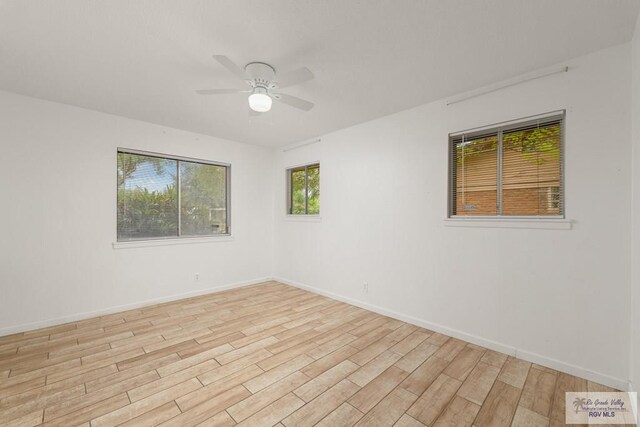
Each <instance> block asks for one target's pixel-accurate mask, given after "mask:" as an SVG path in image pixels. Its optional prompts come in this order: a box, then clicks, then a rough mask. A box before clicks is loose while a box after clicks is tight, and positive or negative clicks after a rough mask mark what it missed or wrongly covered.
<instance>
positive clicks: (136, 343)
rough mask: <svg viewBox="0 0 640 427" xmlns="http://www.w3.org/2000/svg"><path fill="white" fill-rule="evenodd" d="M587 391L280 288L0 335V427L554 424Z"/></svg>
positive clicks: (267, 286)
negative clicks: (568, 396) (573, 396)
mask: <svg viewBox="0 0 640 427" xmlns="http://www.w3.org/2000/svg"><path fill="white" fill-rule="evenodd" d="M586 390H590V391H610V390H612V389H611V388H609V387H605V386H603V385H600V384H596V383H593V382H588V381H586V380H584V379H581V378H577V377H574V376H571V375H568V374H564V373H560V372H557V371H555V370H553V369H549V368H546V367H543V366H540V365H536V364H531V363H529V362H526V361H523V360H519V359H516V358H513V357H509V356H507V355H506V354H501V353H498V352H496V351H492V350H487V349H485V348H482V347H480V346H478V345H474V344H470V343H466V342H464V341H462V340H460V339H456V338H452V337H449V336H446V335H444V334H441V333H438V332H434V331H430V330H427V329H424V328H421V327H418V326H416V325H411V324H408V323H404V322H402V321H399V320H396V319H391V318H388V317H385V316H382V315H379V314H376V313H372V312H369V311H367V310H364V309H362V308H358V307H354V306H351V305H348V304H345V303H342V302H339V301H334V300H331V299H329V298H326V297H323V296H319V295H316V294H313V293H310V292H307V291H304V290H301V289H296V288H293V287H290V286H286V285H283V284H280V283H277V282H266V283H263V284H259V285H253V286H247V287H243V288H238V289H234V290H229V291H224V292H219V293H213V294H209V295H203V296H198V297H193V298H187V299H184V300H180V301H173V302H168V303H164V304H159V305H154V306H150V307H143V308H138V309H134V310H128V311H125V312H122V313H114V314H110V315H107V316H102V317H96V318H92V319H86V320H82V321H79V322H75V323H69V324H65V325H57V326H52V327H48V328H43V329H39V330H34V331H29V332H24V333H19V334H13V335H10V336H5V337H0V425H2V426H4V425H9V426H18V425H20V426H36V425H46V426H49V425H52V426H80V425H82V426H85V427H97V426H115V425H122V426H156V425H162V426H195V425H198V426H217V427H225V426H233V425H243V426H273V425H276V426H279V427H292V426H296V427H297V426H307V425H308V426H311V425H319V426H325V427H329V426H330V427H333V426H352V425H360V426H393V425H395V426H397V427H424V426H430V427H433V426H465V425H475V426H477V427H482V426H489V425H492V426H493V425H496V426H500V425H504V426H508V425H514V426H520V425H531V426H555V425H558V426H559V425H563V424H564V414H565V408H564V404H565V403H564V392H565V391H586Z"/></svg>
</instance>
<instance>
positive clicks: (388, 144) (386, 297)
mask: <svg viewBox="0 0 640 427" xmlns="http://www.w3.org/2000/svg"><path fill="white" fill-rule="evenodd" d="M630 53H631V52H630V45H629V44H626V45H621V46H617V47H614V48H611V49H607V50H604V51H600V52H598V53H595V54H592V55H589V56H586V57H581V58H578V59H575V60H571V61H567V62H566V63H563V64H562V65H569V67H570V71H569V72H568V73H563V74H557V75H553V76H549V77H546V78H543V79H539V80H535V81H531V82H527V83H523V84H520V85H517V86H514V87H511V88H507V89H504V90H501V91H498V92H494V93H491V94H487V95H483V96H481V97H478V98H475V99H470V100H467V101H464V102H461V103H459V104H456V105H452V106H446V105H445V102H444V101H440V102H434V103H430V104H427V105H423V106H420V107H417V108H414V109H411V110H408V111H404V112H401V113H398V114H394V115H391V116H387V117H384V118H381V119H378V120H375V121H372V122H368V123H364V124H361V125H357V126H353V127H350V128H348V129H344V130H341V131H338V132H335V133H331V134H328V135H325V136H323V137H322V141H321V142H320V143H316V144H313V145H309V146H306V147H302V148H298V149H295V150H292V151H288V152H284V153H283V152H280V153H279V154H278V156H277V165H278V167H277V171H276V172H275V173H276V176H277V181H278V182H279V185H278V186H277V191H278V193H277V194H276V197H277V199H276V201H277V203H276V206H275V209H276V229H275V234H276V236H277V237H276V248H275V251H276V256H275V259H276V260H277V261H276V276H277V277H280V278H283V279H286V280H288V281H290V282H296V283H299V284H303V285H307V286H310V287H314V288H316V289H319V290H321V291H323V292H328V293H333V294H336V295H339V296H341V297H343V298H350V299H352V300H355V301H359V302H361V303H365V304H370V305H373V306H377V307H380V308H383V309H386V310H389V311H392V312H396V313H400V314H402V315H404V316H410V317H412V318H413V319H414V320H415V319H417V320H419V321H421V322H423V323H424V324H426V325H431V326H433V327H434V328H438V329H440V330H444V331H448V332H449V333H452V334H454V335H457V336H460V337H465V338H467V339H470V340H475V341H476V342H480V343H483V344H485V345H490V346H492V347H494V348H500V349H503V350H509V349H511V351H512V352H514V353H515V351H516V350H517V354H518V355H519V356H520V357H524V358H527V359H530V360H536V361H539V362H541V363H544V364H547V365H553V366H554V367H556V368H559V369H562V370H565V371H570V372H574V373H577V374H581V375H585V376H588V377H590V378H591V379H595V380H598V381H600V382H603V383H608V384H611V385H616V386H619V387H625V386H626V381H627V380H628V378H629V354H630V353H629V350H630V349H629V336H630V328H629V325H630V308H629V296H630V289H629V283H630V270H631V268H630V248H631V240H630V226H629V224H630V221H631V217H630V212H631V203H630V200H629V194H630V192H631V186H630V183H631V161H630V155H631V149H630V144H629V135H630V132H631V128H630V122H631V120H630V109H629V106H630V103H631V96H630V87H631V75H630V73H629V70H630V66H631V62H630ZM559 109H566V110H567V116H566V194H567V196H566V214H567V218H569V219H572V220H573V221H574V224H573V228H572V229H571V230H540V229H504V228H459V227H447V226H445V221H444V218H445V217H446V213H447V207H446V206H447V195H446V191H447V134H448V133H449V132H455V131H460V130H464V129H469V128H473V127H477V126H483V125H487V124H492V123H497V122H501V121H506V120H510V119H517V118H520V117H525V116H529V115H535V114H540V113H544V112H548V111H553V110H559ZM314 160H319V161H320V163H321V216H322V219H321V222H299V221H291V220H287V219H285V215H284V212H285V194H284V189H285V179H284V177H285V172H284V170H285V168H286V167H287V166H291V165H296V164H301V163H305V162H308V161H314ZM363 282H368V284H369V292H368V293H363V291H362V284H363Z"/></svg>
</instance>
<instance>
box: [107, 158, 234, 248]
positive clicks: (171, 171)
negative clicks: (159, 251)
mask: <svg viewBox="0 0 640 427" xmlns="http://www.w3.org/2000/svg"><path fill="white" fill-rule="evenodd" d="M117 169H118V224H117V237H118V241H127V240H141V239H154V238H168V237H180V236H207V235H215V234H228V233H229V224H228V194H227V188H228V185H227V180H228V175H229V166H225V165H217V164H209V163H200V162H197V161H187V160H182V159H172V158H168V157H161V156H155V155H146V154H139V153H133V152H126V151H118V167H117Z"/></svg>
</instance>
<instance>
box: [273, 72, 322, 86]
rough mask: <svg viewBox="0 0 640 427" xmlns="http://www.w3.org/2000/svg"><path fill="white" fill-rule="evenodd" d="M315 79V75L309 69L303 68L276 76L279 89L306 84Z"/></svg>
mask: <svg viewBox="0 0 640 427" xmlns="http://www.w3.org/2000/svg"><path fill="white" fill-rule="evenodd" d="M313 77H314V76H313V73H312V72H311V71H310V70H309V69H308V68H307V67H302V68H298V69H297V70H293V71H290V72H288V73H284V74H282V75H276V78H275V80H276V83H277V84H278V87H279V88H283V87H289V86H293V85H297V84H298V83H302V82H306V81H308V80H311V79H313Z"/></svg>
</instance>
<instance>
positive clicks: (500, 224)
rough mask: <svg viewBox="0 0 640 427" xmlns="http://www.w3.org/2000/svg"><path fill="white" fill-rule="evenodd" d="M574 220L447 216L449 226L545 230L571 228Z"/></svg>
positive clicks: (445, 222) (446, 220)
mask: <svg viewBox="0 0 640 427" xmlns="http://www.w3.org/2000/svg"><path fill="white" fill-rule="evenodd" d="M572 224H573V220H570V219H564V218H494V217H477V218H470V217H467V218H445V220H444V225H445V226H447V227H476V228H529V229H543V230H571V227H572Z"/></svg>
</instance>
